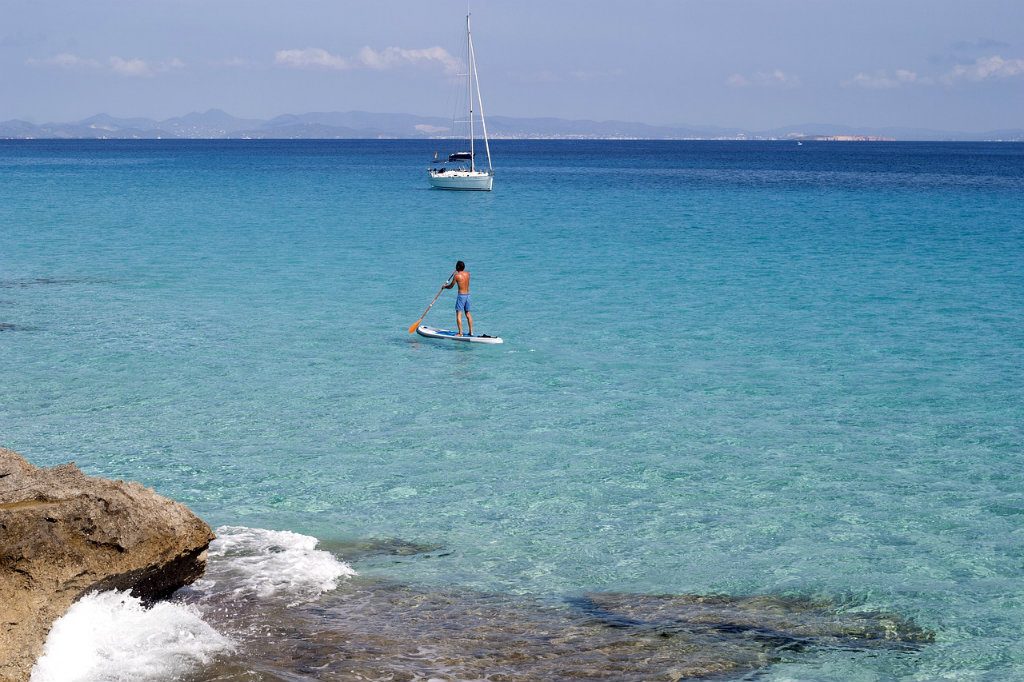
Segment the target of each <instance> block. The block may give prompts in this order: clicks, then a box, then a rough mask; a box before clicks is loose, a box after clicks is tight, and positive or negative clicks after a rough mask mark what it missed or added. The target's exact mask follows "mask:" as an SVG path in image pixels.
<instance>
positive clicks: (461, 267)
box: [444, 261, 473, 336]
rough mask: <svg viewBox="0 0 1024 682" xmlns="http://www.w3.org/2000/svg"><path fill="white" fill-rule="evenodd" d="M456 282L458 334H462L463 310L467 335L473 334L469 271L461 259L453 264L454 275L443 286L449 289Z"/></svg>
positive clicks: (456, 322)
mask: <svg viewBox="0 0 1024 682" xmlns="http://www.w3.org/2000/svg"><path fill="white" fill-rule="evenodd" d="M456 284H458V285H459V295H458V296H457V297H456V298H455V324H457V325H458V326H459V336H462V313H463V312H465V313H466V320H467V321H468V322H469V335H470V336H473V314H472V313H470V312H469V272H467V271H466V264H465V263H463V262H462V261H459V262H458V263H456V264H455V276H454V277H453V278H452V281H450V282H448V284H445V285H444V288H445V289H451V288H452V287H453V286H455V285H456Z"/></svg>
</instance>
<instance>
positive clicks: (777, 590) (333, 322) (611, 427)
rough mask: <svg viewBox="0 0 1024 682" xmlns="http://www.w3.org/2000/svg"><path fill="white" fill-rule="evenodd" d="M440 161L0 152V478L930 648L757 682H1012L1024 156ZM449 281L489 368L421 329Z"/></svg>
mask: <svg viewBox="0 0 1024 682" xmlns="http://www.w3.org/2000/svg"><path fill="white" fill-rule="evenodd" d="M436 148H439V147H438V143H436V142H428V141H395V140H384V141H4V142H0V377H2V384H3V388H2V391H0V445H2V446H4V447H8V448H10V449H13V450H16V451H18V452H20V453H22V454H23V455H25V456H26V457H27V458H28V459H29V460H30V461H32V462H33V463H35V464H37V465H40V466H51V465H55V464H58V463H62V462H65V461H68V460H74V461H76V462H77V463H78V465H79V466H80V467H81V468H82V469H83V470H84V471H86V472H87V473H89V474H92V475H99V476H105V477H110V478H125V479H132V480H138V481H141V482H143V483H145V484H146V485H148V486H152V487H154V488H155V489H156V490H157V491H158V492H160V493H162V494H164V495H167V496H169V497H172V498H174V499H177V500H179V501H181V502H184V503H185V504H187V505H188V506H190V507H191V508H192V509H193V510H195V511H196V512H197V513H198V514H199V515H200V516H202V517H203V518H204V519H205V520H207V521H208V522H209V523H210V525H211V526H214V527H217V526H238V527H246V528H251V529H271V530H289V531H294V532H295V533H299V534H302V535H308V536H313V537H316V538H318V539H319V540H320V547H321V548H327V549H332V551H334V552H335V554H336V556H337V557H338V559H344V560H347V561H348V562H349V563H350V564H351V566H352V568H354V569H355V570H356V571H357V572H358V573H359V575H360V576H361V577H363V578H372V579H384V580H386V581H394V582H395V583H400V584H402V585H406V586H411V588H415V589H417V590H425V591H431V590H433V591H451V590H465V591H470V592H473V593H477V594H502V595H508V596H509V598H510V599H511V598H513V597H517V598H518V597H522V598H539V599H542V600H547V601H554V600H558V599H561V598H567V597H572V596H573V595H579V594H583V593H588V592H594V591H597V592H629V593H645V594H722V595H737V596H751V595H772V596H784V597H801V598H803V597H807V598H813V599H822V600H829V601H830V602H834V603H835V604H836V605H837V608H839V609H840V610H843V611H847V612H849V611H868V610H878V611H885V612H891V613H897V614H900V615H901V616H903V617H905V618H908V619H912V620H913V622H914V623H916V624H917V625H918V626H921V627H923V628H926V629H928V630H929V631H931V632H934V634H935V641H934V642H933V643H930V644H927V645H925V646H923V647H921V648H920V649H917V650H914V651H912V652H907V651H898V650H895V651H894V650H875V651H856V650H850V649H846V648H842V647H837V648H829V647H819V648H815V647H812V648H809V649H807V650H806V651H801V652H795V653H787V654H784V655H779V656H778V657H777V658H773V659H772V661H771V662H770V664H769V665H766V666H764V667H762V668H760V669H759V672H758V673H757V675H758V679H767V680H889V679H906V680H938V679H950V680H1010V679H1024V637H1022V631H1024V145H1022V144H1011V143H1005V144H997V143H993V144H982V143H962V144H960V143H847V144H843V143H824V142H821V143H814V142H808V143H805V144H804V145H802V146H797V145H796V144H795V143H792V142H644V141H496V142H493V143H492V151H493V154H494V157H495V166H496V179H495V183H494V187H495V191H493V192H490V193H461V192H443V191H436V190H431V189H429V188H428V186H427V182H426V177H425V175H426V174H425V169H426V167H427V163H428V161H429V159H430V157H431V156H432V154H433V151H434V150H435V149H436ZM441 150H442V152H446V151H448V150H447V148H444V147H442V148H441ZM458 259H462V260H464V261H465V262H466V264H467V269H468V270H470V272H471V273H472V292H473V293H472V295H473V305H474V317H475V319H476V331H478V332H483V333H488V334H492V335H500V336H502V337H503V338H504V339H505V343H504V345H501V346H483V345H478V344H455V343H447V342H443V341H431V340H426V339H422V338H420V337H418V336H416V335H410V334H408V333H407V329H408V327H409V325H410V324H412V323H413V322H414V321H415V320H416V319H417V317H418V316H419V315H420V314H421V313H422V311H423V309H424V307H426V305H427V303H429V301H430V299H431V297H432V296H433V295H434V294H435V293H436V292H437V290H438V287H439V286H440V284H441V283H442V282H443V281H444V280H445V278H446V277H447V276H448V274H449V273H450V272H451V270H452V266H453V264H454V262H455V261H456V260H458ZM453 305H454V295H453V294H451V293H450V292H446V293H445V294H444V295H443V296H442V298H441V299H440V301H439V302H438V304H437V305H436V306H435V307H434V309H433V310H432V311H431V313H430V315H429V316H428V318H427V321H428V322H429V323H431V324H435V325H436V326H451V325H454V312H453ZM367 539H376V540H380V541H381V543H382V544H389V543H390V544H389V546H408V547H414V548H420V549H422V550H423V551H419V549H414V550H410V551H408V552H391V553H388V552H365V553H364V554H362V555H353V556H346V552H345V549H344V548H345V547H352V546H355V544H354V543H358V542H363V541H366V540H367ZM403 543H405V544H403ZM360 556H361V557H362V558H360ZM222 620H225V622H226V621H227V620H230V614H228V615H227V616H223V615H222ZM353 646H358V644H356V645H353ZM236 655H239V654H236ZM427 658H428V659H429V656H427ZM242 665H244V664H242ZM424 665H426V666H427V668H428V669H429V668H430V665H431V664H430V663H429V662H428V663H425V664H424ZM190 674H193V675H199V676H200V678H202V674H203V673H202V672H201V669H200V672H198V673H197V672H195V670H193V671H192V672H191V673H190ZM263 674H265V675H267V676H266V677H260V678H258V679H268V680H269V679H318V675H316V674H314V673H310V672H301V671H300V670H299V669H298V668H295V669H293V670H292V673H291V674H292V675H293V677H287V676H286V674H285V673H283V672H281V671H278V672H272V671H271V672H268V671H267V670H264V673H263ZM743 674H744V675H746V674H750V673H749V672H744V673H743ZM274 675H277V676H276V677H275V676H274ZM301 675H306V677H302V676H301ZM424 675H425V676H424V677H423V679H427V677H429V675H427V674H426V673H424ZM436 676H437V677H439V678H444V679H449V678H450V679H455V678H457V677H458V675H456V674H454V673H453V674H451V675H450V676H449V677H446V676H445V675H444V674H442V673H436ZM104 679H106V678H104ZM111 679H112V678H111ZM202 679H206V678H202ZM210 679H212V678H210ZM224 679H226V678H224ZM231 679H235V678H231ZM237 679H243V678H242V677H238V678H237ZM246 679H257V678H246ZM339 679H340V678H339ZM397 679H406V678H404V677H399V678H397ZM410 679H411V678H410ZM658 679H661V678H658ZM666 679H668V678H666ZM726 679H732V678H729V677H727V678H726ZM742 679H748V678H746V677H743V678H742Z"/></svg>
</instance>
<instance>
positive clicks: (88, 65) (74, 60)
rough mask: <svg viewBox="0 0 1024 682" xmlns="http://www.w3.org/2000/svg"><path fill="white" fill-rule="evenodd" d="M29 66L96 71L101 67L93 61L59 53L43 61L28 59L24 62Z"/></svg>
mask: <svg viewBox="0 0 1024 682" xmlns="http://www.w3.org/2000/svg"><path fill="white" fill-rule="evenodd" d="M25 63H26V64H28V65H29V66H52V67H55V68H58V69H98V68H100V67H101V66H102V64H100V62H98V61H96V60H95V59H85V58H83V57H79V56H78V55H73V54H68V53H67V52H61V53H60V54H55V55H53V56H52V57H47V58H45V59H35V58H33V57H30V58H29V59H26V60H25Z"/></svg>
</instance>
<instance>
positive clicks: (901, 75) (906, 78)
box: [843, 69, 931, 90]
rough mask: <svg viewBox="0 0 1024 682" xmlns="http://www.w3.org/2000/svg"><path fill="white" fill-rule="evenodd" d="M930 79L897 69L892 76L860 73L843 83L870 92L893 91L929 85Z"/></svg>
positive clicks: (883, 72)
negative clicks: (916, 85) (906, 87)
mask: <svg viewBox="0 0 1024 682" xmlns="http://www.w3.org/2000/svg"><path fill="white" fill-rule="evenodd" d="M930 82H931V81H930V79H928V78H920V77H918V75H917V73H915V72H914V71H910V70H908V69H896V71H895V72H893V73H892V74H890V73H889V72H888V71H876V72H874V73H871V74H868V73H858V74H857V75H856V76H854V77H853V78H851V79H850V80H848V81H843V86H844V87H857V88H866V89H868V90H892V89H893V88H898V87H901V86H904V85H913V84H918V85H922V84H927V83H930Z"/></svg>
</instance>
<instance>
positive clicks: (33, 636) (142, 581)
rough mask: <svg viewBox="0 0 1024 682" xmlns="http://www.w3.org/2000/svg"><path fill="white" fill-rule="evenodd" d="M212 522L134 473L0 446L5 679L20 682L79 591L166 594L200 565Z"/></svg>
mask: <svg viewBox="0 0 1024 682" xmlns="http://www.w3.org/2000/svg"><path fill="white" fill-rule="evenodd" d="M213 538H214V536H213V533H212V532H211V530H210V527H209V526H207V525H206V523H204V522H203V521H202V520H201V519H200V518H199V517H197V516H196V515H195V514H193V513H192V512H191V511H189V510H188V508H186V507H185V506H184V505H182V504H179V503H177V502H174V501H173V500H169V499H167V498H165V497H161V496H160V495H158V494H156V493H155V492H154V491H153V490H151V489H149V488H146V487H144V486H142V485H140V484H138V483H132V482H126V481H110V480H106V479H102V478H94V477H91V476H86V475H85V474H83V473H82V472H81V471H80V470H79V469H78V467H76V466H75V465H74V464H73V463H69V464H64V465H61V466H57V467H53V468H50V469H43V468H38V467H35V466H33V465H32V464H30V463H29V462H27V461H26V460H25V459H24V458H23V457H21V456H20V455H18V454H17V453H15V452H12V451H11V450H6V449H3V448H0V609H2V611H0V621H2V622H0V682H24V681H25V680H28V679H29V676H30V674H31V670H32V666H33V664H34V663H35V661H36V659H37V658H38V657H39V655H40V653H41V652H42V648H43V644H44V642H45V640H46V636H47V633H48V632H49V631H50V627H51V626H52V625H53V622H54V621H55V620H56V619H58V618H60V617H61V616H62V615H63V614H64V613H65V612H66V611H67V610H68V608H69V607H70V606H71V604H72V603H74V602H75V601H76V600H77V599H79V598H80V597H82V596H83V595H85V594H88V593H90V592H94V591H102V590H112V589H118V590H129V591H131V593H132V594H133V595H135V596H137V597H139V598H141V599H143V600H144V601H147V602H151V601H155V600H157V599H162V598H164V597H167V596H170V595H171V594H172V593H173V592H174V591H175V590H177V589H178V588H180V587H182V586H184V585H188V584H190V583H192V582H193V581H195V580H196V579H197V578H198V577H200V576H201V575H202V574H203V571H204V570H205V566H206V550H207V547H208V546H209V544H210V541H211V540H213Z"/></svg>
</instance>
